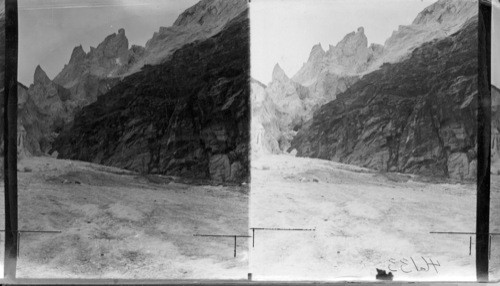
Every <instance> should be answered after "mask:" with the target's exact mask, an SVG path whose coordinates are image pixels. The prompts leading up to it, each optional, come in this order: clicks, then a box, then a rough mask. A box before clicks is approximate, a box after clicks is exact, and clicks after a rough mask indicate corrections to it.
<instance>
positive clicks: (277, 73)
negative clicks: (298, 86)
mask: <svg viewBox="0 0 500 286" xmlns="http://www.w3.org/2000/svg"><path fill="white" fill-rule="evenodd" d="M289 79H290V78H289V77H288V76H287V75H286V73H285V71H284V70H283V69H282V68H281V66H280V64H279V63H276V64H275V65H274V68H273V81H283V80H289Z"/></svg>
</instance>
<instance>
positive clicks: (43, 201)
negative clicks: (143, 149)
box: [1, 157, 248, 279]
mask: <svg viewBox="0 0 500 286" xmlns="http://www.w3.org/2000/svg"><path fill="white" fill-rule="evenodd" d="M18 169H19V170H20V172H19V227H20V229H29V230H60V231H62V232H61V233H60V234H41V233H36V234H27V233H26V234H22V237H21V243H20V245H21V246H20V253H19V256H20V257H19V260H18V277H20V278H123V279H135V278H141V279H246V278H247V273H248V243H247V239H239V240H238V244H237V256H236V258H234V257H233V247H234V241H233V239H232V238H210V237H195V236H193V235H194V234H196V233H198V234H244V235H246V234H248V187H247V186H211V185H197V184H187V183H179V182H176V181H172V180H171V179H170V178H168V177H163V176H152V175H148V176H145V175H140V174H136V173H131V172H128V171H124V170H120V169H116V168H111V167H105V166H101V165H96V164H91V163H86V162H77V161H68V160H57V159H53V158H47V157H44V158H42V157H38V158H29V159H25V160H23V161H21V162H20V163H19V167H18ZM2 184H3V182H2ZM1 187H2V189H3V185H2V186H1ZM2 199H3V195H2ZM2 206H3V204H2ZM3 212H4V211H3V209H2V210H1V213H2V214H3ZM2 223H3V222H2ZM2 248H3V247H2ZM2 250H3V249H2ZM2 257H3V255H2Z"/></svg>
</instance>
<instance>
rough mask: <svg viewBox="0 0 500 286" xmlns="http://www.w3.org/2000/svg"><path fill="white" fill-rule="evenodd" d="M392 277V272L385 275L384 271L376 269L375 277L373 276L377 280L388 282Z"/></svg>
mask: <svg viewBox="0 0 500 286" xmlns="http://www.w3.org/2000/svg"><path fill="white" fill-rule="evenodd" d="M393 277H394V275H392V272H389V273H387V272H385V270H382V269H378V268H377V276H375V278H376V279H377V280H390V281H392V278H393Z"/></svg>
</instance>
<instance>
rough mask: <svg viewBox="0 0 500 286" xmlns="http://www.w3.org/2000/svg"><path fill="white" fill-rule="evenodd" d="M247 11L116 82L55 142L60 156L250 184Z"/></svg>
mask: <svg viewBox="0 0 500 286" xmlns="http://www.w3.org/2000/svg"><path fill="white" fill-rule="evenodd" d="M247 13H248V11H245V12H243V13H242V14H240V15H239V16H238V17H237V18H235V19H233V20H232V21H231V22H229V23H228V24H227V26H226V27H225V28H224V30H222V31H221V32H220V33H219V34H217V35H215V36H213V37H211V38H209V39H207V40H204V41H201V42H196V43H193V44H188V45H186V46H184V47H182V48H181V49H179V50H177V51H176V52H175V53H174V54H173V55H172V57H171V58H170V59H169V60H168V61H166V62H165V63H162V64H160V65H157V66H145V67H144V68H143V69H142V71H140V72H138V73H135V74H133V75H131V76H128V77H126V78H125V79H123V80H122V81H121V82H120V83H119V84H117V85H116V86H114V87H113V88H112V89H111V90H110V91H109V92H108V93H106V94H105V95H103V96H100V97H99V98H98V99H97V101H96V102H95V103H93V104H91V105H88V106H86V107H84V108H83V109H82V110H81V111H80V112H79V113H78V114H77V115H76V117H75V119H74V122H73V124H72V125H71V126H68V127H67V128H66V130H64V131H63V132H62V133H61V135H60V136H59V137H58V139H57V140H56V142H55V144H54V149H55V150H57V151H58V152H59V157H60V158H68V159H76V160H83V161H91V162H97V163H100V164H105V165H112V166H117V167H121V168H126V169H130V170H134V171H138V172H147V173H159V174H168V175H177V176H183V177H191V178H202V179H212V180H215V181H226V182H227V181H232V182H243V181H247V180H248V178H249V154H248V152H249V146H248V145H249V140H250V134H249V130H250V106H249V104H250V103H249V96H250V83H249V78H250V54H249V52H250V51H249V48H250V46H249V20H248V15H247Z"/></svg>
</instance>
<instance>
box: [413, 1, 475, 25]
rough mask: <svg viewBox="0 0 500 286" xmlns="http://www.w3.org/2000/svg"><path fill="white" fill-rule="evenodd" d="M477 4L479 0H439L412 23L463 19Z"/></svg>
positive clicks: (424, 23)
mask: <svg viewBox="0 0 500 286" xmlns="http://www.w3.org/2000/svg"><path fill="white" fill-rule="evenodd" d="M476 6H477V2H476V1H473V0H439V1H437V2H436V3H434V4H432V5H430V6H428V7H427V8H425V9H424V10H423V11H422V12H420V13H419V14H418V16H417V17H416V18H415V20H414V21H413V23H412V25H426V24H432V23H439V24H441V23H443V22H445V21H450V20H452V21H453V20H456V19H463V17H464V15H466V14H470V11H471V10H472V9H474V8H475V7H476Z"/></svg>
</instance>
